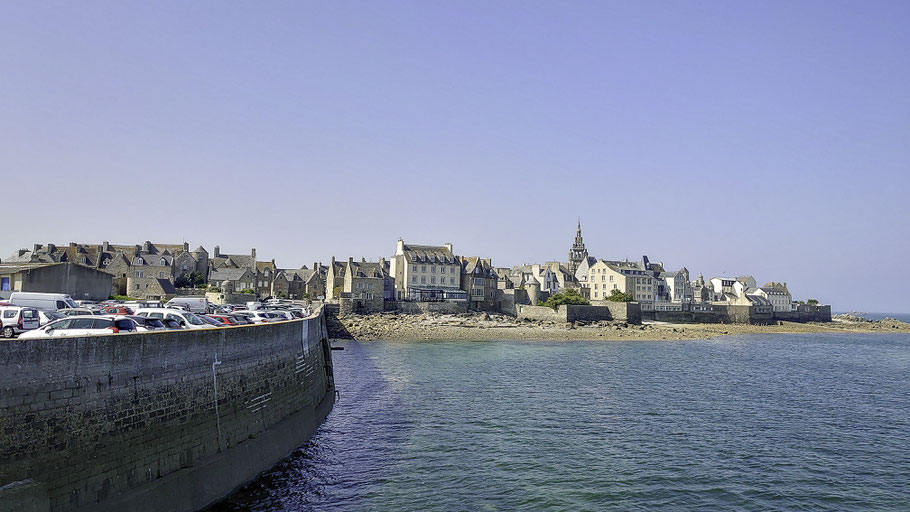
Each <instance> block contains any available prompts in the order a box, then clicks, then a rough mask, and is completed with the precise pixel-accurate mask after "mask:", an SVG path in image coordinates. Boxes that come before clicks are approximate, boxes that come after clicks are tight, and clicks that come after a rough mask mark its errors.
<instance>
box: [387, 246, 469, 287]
mask: <svg viewBox="0 0 910 512" xmlns="http://www.w3.org/2000/svg"><path fill="white" fill-rule="evenodd" d="M389 273H390V274H391V277H392V279H393V284H394V288H393V290H394V298H395V300H412V301H419V302H423V301H441V300H442V301H466V300H467V293H465V292H464V291H463V290H462V289H461V264H460V263H459V262H458V260H457V259H456V257H455V254H454V253H453V252H452V244H450V243H446V244H443V245H407V244H405V243H404V241H403V240H401V239H399V240H398V245H397V246H396V248H395V255H394V256H392V259H391V261H390V266H389Z"/></svg>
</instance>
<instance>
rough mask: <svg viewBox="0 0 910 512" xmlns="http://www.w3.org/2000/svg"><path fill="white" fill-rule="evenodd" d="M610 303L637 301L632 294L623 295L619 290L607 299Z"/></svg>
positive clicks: (614, 291) (611, 293)
mask: <svg viewBox="0 0 910 512" xmlns="http://www.w3.org/2000/svg"><path fill="white" fill-rule="evenodd" d="M606 300H608V301H610V302H632V301H634V300H635V296H634V295H632V294H631V293H623V292H621V291H619V290H613V291H612V292H610V296H609V297H607V299H606Z"/></svg>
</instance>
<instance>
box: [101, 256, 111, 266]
mask: <svg viewBox="0 0 910 512" xmlns="http://www.w3.org/2000/svg"><path fill="white" fill-rule="evenodd" d="M110 264H111V259H110V258H104V259H103V260H101V266H102V267H106V266H108V265H110Z"/></svg>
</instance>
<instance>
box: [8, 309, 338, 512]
mask: <svg viewBox="0 0 910 512" xmlns="http://www.w3.org/2000/svg"><path fill="white" fill-rule="evenodd" d="M327 338H328V336H327V333H326V326H325V317H324V315H323V312H322V310H321V309H320V310H319V311H318V312H317V314H316V315H315V316H313V317H310V318H308V319H303V320H297V321H292V322H282V323H274V324H262V325H253V326H243V327H228V328H213V329H200V330H185V331H168V332H156V333H142V334H123V335H111V336H93V337H84V338H54V339H34V340H21V341H20V340H9V341H2V342H0V511H5V510H17V511H32V510H34V511H62V510H92V511H95V510H98V511H107V510H111V511H115V510H116V511H122V510H131V511H145V510H147V511H161V510H178V511H179V510H185V511H189V510H198V509H200V508H202V507H204V506H206V505H207V504H209V503H211V502H212V501H214V500H217V499H219V498H221V497H222V496H225V495H226V494H228V493H230V492H231V491H232V490H233V489H235V488H236V487H237V486H239V485H241V484H243V483H244V482H247V481H249V480H250V479H252V478H253V477H255V476H256V475H257V474H258V473H260V472H262V471H264V470H266V469H268V468H269V467H271V466H272V465H274V464H275V463H276V462H278V461H279V460H281V458H283V457H285V456H287V455H288V454H290V453H291V452H292V451H293V450H294V449H296V448H297V447H298V446H300V445H301V444H303V443H304V442H305V441H306V439H307V438H308V437H309V436H310V434H312V433H313V432H314V431H315V430H316V428H317V427H318V426H319V425H320V424H321V423H322V421H323V420H324V419H325V417H326V415H328V413H329V411H330V410H331V408H332V405H333V403H334V381H333V377H332V363H331V349H330V347H329V344H328V341H327ZM216 390H217V391H216ZM216 392H217V401H216V400H215V397H216Z"/></svg>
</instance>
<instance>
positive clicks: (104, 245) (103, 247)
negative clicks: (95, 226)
mask: <svg viewBox="0 0 910 512" xmlns="http://www.w3.org/2000/svg"><path fill="white" fill-rule="evenodd" d="M110 248H111V244H109V243H107V240H105V241H104V243H102V244H101V250H102V251H104V252H107V251H109V250H110Z"/></svg>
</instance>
